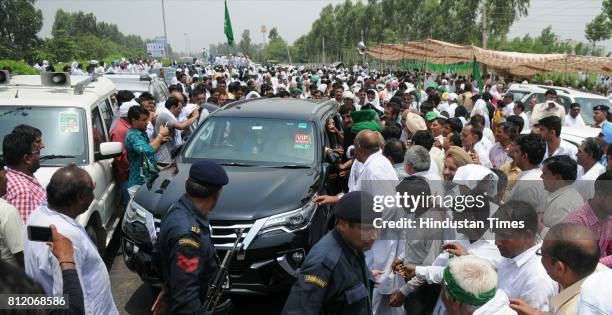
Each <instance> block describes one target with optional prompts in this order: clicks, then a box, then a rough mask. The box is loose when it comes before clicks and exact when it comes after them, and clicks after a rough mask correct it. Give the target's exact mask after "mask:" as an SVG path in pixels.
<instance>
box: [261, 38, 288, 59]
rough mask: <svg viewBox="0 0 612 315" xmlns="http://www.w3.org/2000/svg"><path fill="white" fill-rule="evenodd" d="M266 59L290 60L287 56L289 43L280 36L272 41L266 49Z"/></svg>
mask: <svg viewBox="0 0 612 315" xmlns="http://www.w3.org/2000/svg"><path fill="white" fill-rule="evenodd" d="M264 53H265V55H266V59H269V60H278V61H289V58H288V56H287V43H286V42H285V41H284V40H283V39H282V38H280V37H277V38H275V39H274V40H272V41H270V43H268V45H267V46H266V49H265V50H264Z"/></svg>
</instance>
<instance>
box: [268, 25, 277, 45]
mask: <svg viewBox="0 0 612 315" xmlns="http://www.w3.org/2000/svg"><path fill="white" fill-rule="evenodd" d="M279 37H280V35H278V29H277V28H276V26H274V27H273V28H272V29H271V30H270V32H269V33H268V39H269V40H270V42H272V41H273V40H275V39H277V38H279Z"/></svg>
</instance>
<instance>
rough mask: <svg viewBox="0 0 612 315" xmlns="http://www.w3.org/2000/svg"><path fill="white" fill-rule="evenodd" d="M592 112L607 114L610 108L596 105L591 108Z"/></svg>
mask: <svg viewBox="0 0 612 315" xmlns="http://www.w3.org/2000/svg"><path fill="white" fill-rule="evenodd" d="M593 110H600V111H602V112H606V113H607V112H608V111H609V110H610V107H608V106H607V105H597V106H594V107H593Z"/></svg>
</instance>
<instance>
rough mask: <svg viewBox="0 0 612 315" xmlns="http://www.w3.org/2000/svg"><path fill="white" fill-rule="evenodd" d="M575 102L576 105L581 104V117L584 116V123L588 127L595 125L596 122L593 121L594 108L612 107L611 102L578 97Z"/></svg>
mask: <svg viewBox="0 0 612 315" xmlns="http://www.w3.org/2000/svg"><path fill="white" fill-rule="evenodd" d="M574 100H575V101H576V103H578V104H580V115H581V116H582V120H584V123H585V124H587V125H594V124H595V121H594V120H593V107H595V106H597V105H606V106H608V107H612V104H610V101H609V100H606V99H599V98H586V97H576V98H575V99H574Z"/></svg>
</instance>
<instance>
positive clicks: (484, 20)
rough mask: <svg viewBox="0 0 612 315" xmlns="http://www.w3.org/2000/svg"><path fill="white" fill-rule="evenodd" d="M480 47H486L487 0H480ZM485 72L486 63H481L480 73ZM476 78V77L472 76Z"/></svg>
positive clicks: (484, 73)
mask: <svg viewBox="0 0 612 315" xmlns="http://www.w3.org/2000/svg"><path fill="white" fill-rule="evenodd" d="M481 14H482V48H484V49H487V39H488V35H489V34H488V32H489V30H488V29H487V0H482V13H481ZM486 74H487V65H486V64H484V63H483V64H482V75H486ZM474 79H475V80H478V78H474Z"/></svg>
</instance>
